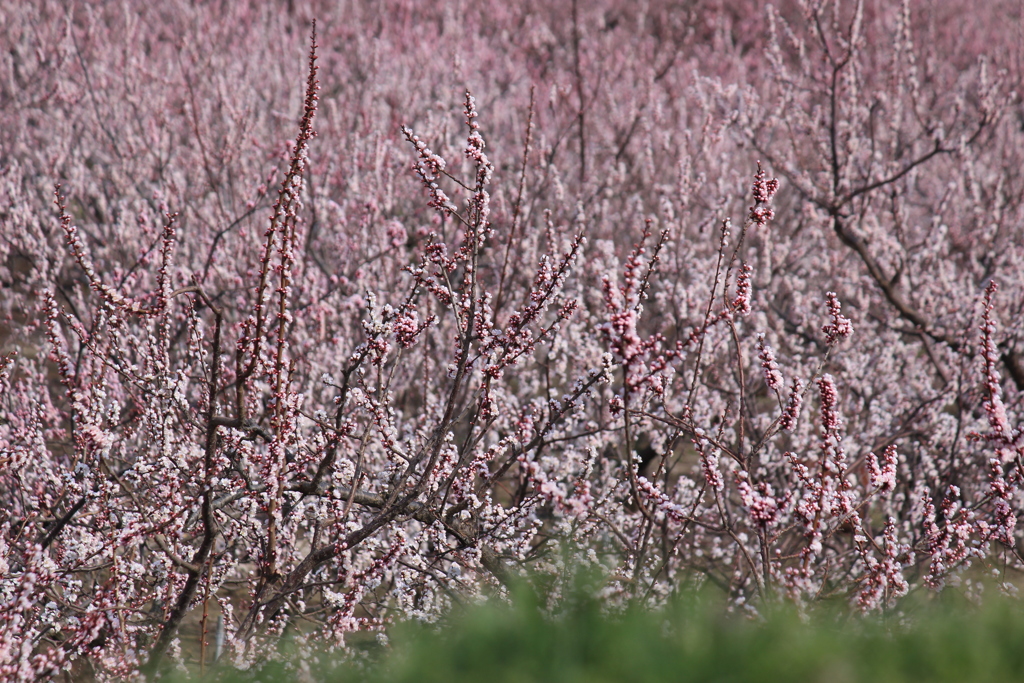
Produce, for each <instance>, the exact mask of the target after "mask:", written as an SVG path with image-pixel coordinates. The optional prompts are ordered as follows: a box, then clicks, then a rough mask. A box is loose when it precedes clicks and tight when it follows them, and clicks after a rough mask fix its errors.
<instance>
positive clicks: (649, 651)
mask: <svg viewBox="0 0 1024 683" xmlns="http://www.w3.org/2000/svg"><path fill="white" fill-rule="evenodd" d="M990 602H991V603H992V604H990V605H989V606H988V607H986V608H985V609H983V610H977V609H974V608H970V607H969V606H966V605H956V606H953V605H948V604H947V605H942V606H937V605H929V606H926V607H920V608H918V609H916V610H914V611H913V613H911V614H909V615H907V616H908V618H909V620H910V622H912V623H913V624H914V625H913V626H912V627H900V626H899V625H898V624H899V621H898V620H897V619H896V618H890V619H889V620H888V622H885V621H883V620H880V619H859V618H854V619H845V620H843V619H841V618H838V617H837V616H836V614H837V613H835V612H832V613H828V612H824V611H823V612H821V613H818V614H815V615H814V616H812V617H811V618H810V619H800V618H798V616H797V615H796V614H795V613H794V612H793V611H787V610H779V611H778V612H776V613H773V614H772V615H770V616H768V617H767V618H764V619H761V620H756V621H755V620H751V619H748V618H744V617H741V616H738V615H729V614H727V613H726V610H724V609H723V607H722V605H721V604H716V603H715V602H714V601H711V600H707V599H703V598H695V597H691V598H688V599H685V600H680V601H677V602H676V603H675V604H673V605H672V606H671V607H670V608H668V609H666V610H663V611H658V612H645V611H641V610H629V611H626V612H625V613H623V614H619V615H617V616H614V617H609V616H607V615H606V614H605V613H604V610H602V608H601V605H600V604H599V603H598V602H596V601H593V600H585V599H581V600H578V601H576V603H575V604H574V605H573V606H572V607H571V608H570V609H568V610H566V612H565V614H563V615H562V616H561V617H559V618H557V619H550V618H546V617H544V616H542V615H541V613H540V611H539V610H538V609H537V608H536V606H535V604H534V602H533V601H532V600H530V599H528V598H524V599H520V600H517V601H516V602H515V604H514V606H512V607H508V608H497V607H480V608H475V609H471V610H469V611H467V612H465V613H462V614H460V615H458V616H457V617H454V618H453V619H452V621H451V623H450V624H449V625H447V626H446V627H444V628H442V629H427V628H425V627H423V626H418V625H412V624H405V625H400V626H398V627H396V629H395V630H394V631H393V635H392V638H391V642H392V645H391V646H390V647H389V648H387V649H382V650H381V651H379V652H377V653H375V654H373V655H372V661H373V663H372V664H371V665H369V666H366V667H352V666H350V665H346V664H340V663H338V662H336V661H332V660H330V659H329V658H327V657H325V658H323V661H320V662H317V663H316V664H315V665H314V664H312V663H308V664H310V669H311V670H312V671H313V673H314V676H315V677H316V678H317V680H325V681H338V682H339V683H347V682H349V681H368V682H371V683H372V682H380V683H385V682H387V683H461V682H466V683H480V682H482V683H532V682H536V683H540V682H542V681H544V682H547V681H558V682H563V681H564V682H565V683H605V682H607V683H611V682H613V681H615V682H618V681H622V682H626V681H628V682H629V683H648V682H650V683H654V682H662V681H666V682H668V681H673V682H675V681H695V682H696V681H708V682H710V681H714V682H716V683H726V682H731V681H737V682H738V681H751V682H753V681H765V682H768V681H772V682H776V681H785V682H786V683H799V682H802V681H808V682H810V681H822V682H828V683H845V682H854V681H865V682H866V681H871V682H872V683H888V682H897V681H908V682H909V681H914V682H920V681H950V682H954V681H955V682H957V683H964V682H970V683H982V682H985V681H1024V609H1022V607H1021V605H1020V604H1019V603H1018V602H1017V601H1012V600H1007V599H999V598H996V599H993V600H991V601H990ZM223 680H230V681H242V680H250V681H252V680H259V681H261V682H262V683H276V682H277V681H281V682H282V683H284V682H288V683H291V682H292V681H296V680H298V677H297V676H296V673H295V672H294V670H289V667H287V666H283V665H274V666H273V667H269V668H266V669H264V670H262V671H260V672H258V673H256V674H253V673H250V674H246V675H241V674H229V675H225V676H224V677H223Z"/></svg>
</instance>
